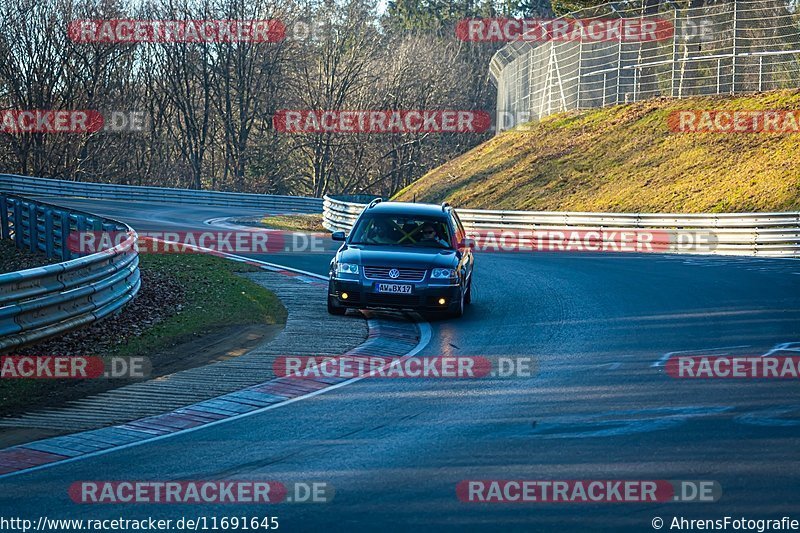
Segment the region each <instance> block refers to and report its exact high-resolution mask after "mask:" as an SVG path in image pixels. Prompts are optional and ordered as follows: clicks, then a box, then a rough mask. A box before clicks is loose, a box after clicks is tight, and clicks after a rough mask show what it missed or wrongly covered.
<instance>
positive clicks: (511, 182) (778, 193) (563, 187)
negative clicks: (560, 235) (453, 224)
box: [395, 91, 800, 212]
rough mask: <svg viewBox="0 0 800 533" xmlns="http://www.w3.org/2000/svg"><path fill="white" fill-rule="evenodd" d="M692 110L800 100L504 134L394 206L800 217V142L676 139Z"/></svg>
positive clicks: (716, 100) (597, 117)
mask: <svg viewBox="0 0 800 533" xmlns="http://www.w3.org/2000/svg"><path fill="white" fill-rule="evenodd" d="M684 109H701V110H702V109H725V110H755V109H758V110H797V109H800V91H780V92H771V93H763V94H755V95H748V96H744V97H737V98H722V97H713V98H691V99H685V100H673V99H654V100H648V101H645V102H639V103H636V104H630V105H622V106H616V107H612V108H607V109H599V110H590V111H580V112H569V113H562V114H558V115H554V116H551V117H548V118H546V119H544V120H543V121H542V122H540V123H538V124H532V125H530V126H527V127H526V130H527V131H510V132H506V133H503V134H501V135H498V136H496V137H494V138H493V139H491V140H490V141H488V142H486V143H484V144H482V145H480V146H478V147H476V148H475V149H473V150H471V151H469V152H467V153H466V154H464V155H462V156H461V157H459V158H457V159H454V160H453V161H450V162H448V163H447V164H445V165H442V166H441V167H439V168H436V169H434V170H432V171H431V172H429V173H427V174H426V175H425V176H423V177H422V178H420V179H419V180H418V181H416V182H415V183H413V184H411V185H410V186H408V187H406V188H405V189H403V190H402V191H400V192H399V193H398V194H397V195H396V197H395V199H397V200H409V201H410V200H412V199H413V198H416V200H417V201H418V202H434V203H439V202H442V201H444V200H447V201H449V202H450V203H452V204H453V205H455V206H460V207H473V208H489V207H492V208H496V209H527V210H548V211H616V212H636V211H641V212H746V211H798V210H800V134H774V133H750V134H719V133H716V134H714V133H704V134H692V133H671V132H670V131H669V128H668V126H667V117H668V116H669V114H670V113H671V112H672V111H677V110H684Z"/></svg>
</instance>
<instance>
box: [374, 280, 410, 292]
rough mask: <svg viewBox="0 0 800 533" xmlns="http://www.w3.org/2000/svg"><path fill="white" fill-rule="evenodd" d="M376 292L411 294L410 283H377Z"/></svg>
mask: <svg viewBox="0 0 800 533" xmlns="http://www.w3.org/2000/svg"><path fill="white" fill-rule="evenodd" d="M378 292H388V293H389V294H411V285H396V284H394V283H378Z"/></svg>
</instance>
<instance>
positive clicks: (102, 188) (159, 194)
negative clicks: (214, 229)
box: [0, 174, 322, 213]
mask: <svg viewBox="0 0 800 533" xmlns="http://www.w3.org/2000/svg"><path fill="white" fill-rule="evenodd" d="M0 191H3V192H8V193H12V194H20V195H24V196H72V197H80V198H96V199H101V200H125V201H129V202H159V203H162V202H168V203H177V204H193V205H204V206H211V207H218V206H223V207H249V208H254V209H268V210H273V211H281V212H287V213H320V212H321V211H322V199H321V198H306V197H303V196H282V195H274V194H247V193H233V192H220V191H201V190H193V189H172V188H167V187H142V186H138V185H113V184H108V183H88V182H81V181H67V180H55V179H49V178H35V177H30V176H16V175H10V174H0Z"/></svg>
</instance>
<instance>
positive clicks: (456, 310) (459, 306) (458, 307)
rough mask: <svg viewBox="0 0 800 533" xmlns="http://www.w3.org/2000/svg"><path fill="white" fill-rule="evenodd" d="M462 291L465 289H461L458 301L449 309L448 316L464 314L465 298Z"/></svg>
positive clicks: (455, 316) (457, 316) (459, 316)
mask: <svg viewBox="0 0 800 533" xmlns="http://www.w3.org/2000/svg"><path fill="white" fill-rule="evenodd" d="M464 292H465V291H461V294H460V295H459V298H458V301H457V302H456V303H455V307H453V308H451V309H450V316H451V317H453V318H461V317H462V316H464V300H465V299H466V298H465V297H464Z"/></svg>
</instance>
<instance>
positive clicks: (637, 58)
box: [490, 0, 800, 131]
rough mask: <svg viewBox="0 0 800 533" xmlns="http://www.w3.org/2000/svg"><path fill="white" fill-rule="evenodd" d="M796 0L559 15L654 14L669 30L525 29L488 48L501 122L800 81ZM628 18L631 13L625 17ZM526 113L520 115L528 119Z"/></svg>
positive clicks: (705, 1)
mask: <svg viewBox="0 0 800 533" xmlns="http://www.w3.org/2000/svg"><path fill="white" fill-rule="evenodd" d="M794 5H796V4H793V3H791V2H790V0H738V1H734V0H728V1H724V2H719V1H718V2H715V1H713V0H689V1H688V2H672V1H669V0H667V1H666V2H664V1H658V0H644V1H637V2H616V3H609V4H604V5H602V6H598V7H594V8H588V9H583V10H580V11H576V12H574V13H571V14H569V15H566V16H564V17H562V19H560V20H566V21H575V20H579V21H580V22H581V24H582V25H583V26H586V25H587V24H589V23H591V22H592V21H593V20H596V21H607V20H608V19H644V20H650V19H656V20H659V21H660V22H662V23H663V24H664V25H666V26H669V25H670V24H671V29H670V32H669V35H668V36H667V38H659V39H653V40H649V41H639V42H630V41H626V40H625V39H624V38H623V39H617V40H595V41H593V40H590V39H575V40H566V39H562V40H555V39H550V40H543V39H535V38H526V37H525V36H523V37H522V38H520V39H518V40H516V41H514V42H511V43H509V44H508V45H506V46H505V47H503V48H502V49H500V50H499V51H498V52H497V53H496V54H495V56H494V57H493V58H492V62H491V66H490V77H491V78H492V80H493V81H494V83H495V85H496V86H497V113H498V116H497V121H498V122H497V123H498V131H500V130H502V129H507V128H508V127H510V126H513V125H514V124H513V123H512V124H508V122H509V121H508V117H514V119H512V120H515V121H516V122H517V123H519V121H520V117H525V118H528V119H538V118H541V117H545V116H547V115H550V114H552V113H558V112H561V111H568V110H574V109H586V108H595V107H604V106H608V105H615V104H621V103H628V102H635V101H638V100H643V99H647V98H652V97H658V96H662V97H673V98H686V97H689V96H700V95H716V94H735V93H745V92H754V91H768V90H774V89H785V88H794V87H798V86H799V85H800V14H798V13H796V12H795V9H794V7H793V6H794ZM626 22H629V21H626ZM522 120H524V119H522Z"/></svg>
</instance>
